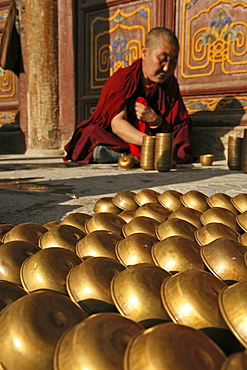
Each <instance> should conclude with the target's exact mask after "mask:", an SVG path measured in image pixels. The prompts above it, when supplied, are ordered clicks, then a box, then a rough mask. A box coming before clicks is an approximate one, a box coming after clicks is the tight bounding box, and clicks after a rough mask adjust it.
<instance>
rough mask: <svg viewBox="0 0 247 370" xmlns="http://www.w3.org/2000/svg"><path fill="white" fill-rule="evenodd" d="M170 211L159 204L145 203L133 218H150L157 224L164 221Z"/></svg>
mask: <svg viewBox="0 0 247 370" xmlns="http://www.w3.org/2000/svg"><path fill="white" fill-rule="evenodd" d="M170 213H171V211H169V210H168V209H167V208H165V207H163V206H162V205H161V204H159V203H145V204H143V205H142V206H140V207H139V208H137V210H136V211H135V216H147V217H151V218H153V219H155V220H157V221H159V222H162V221H165V220H166V219H167V218H168V216H169V215H170Z"/></svg>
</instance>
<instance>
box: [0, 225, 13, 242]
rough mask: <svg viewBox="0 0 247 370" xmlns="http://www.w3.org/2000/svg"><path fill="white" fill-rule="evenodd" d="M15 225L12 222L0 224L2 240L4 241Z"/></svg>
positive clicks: (0, 239)
mask: <svg viewBox="0 0 247 370" xmlns="http://www.w3.org/2000/svg"><path fill="white" fill-rule="evenodd" d="M14 226H15V225H12V224H0V241H2V239H3V237H4V235H5V234H6V233H7V232H8V231H9V230H11V229H13V227H14Z"/></svg>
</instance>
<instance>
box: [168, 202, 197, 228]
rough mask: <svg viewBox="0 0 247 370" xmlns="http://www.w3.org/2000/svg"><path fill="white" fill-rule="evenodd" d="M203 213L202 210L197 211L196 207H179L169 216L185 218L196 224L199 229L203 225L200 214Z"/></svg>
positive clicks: (170, 217)
mask: <svg viewBox="0 0 247 370" xmlns="http://www.w3.org/2000/svg"><path fill="white" fill-rule="evenodd" d="M201 215H202V213H201V212H199V211H197V210H196V209H193V208H189V207H179V208H177V209H176V210H175V211H173V212H172V213H171V214H170V215H169V216H168V218H169V219H172V218H181V220H185V221H188V222H190V223H191V224H192V225H194V226H195V227H196V228H197V229H200V227H202V226H203V225H202V223H201V220H200V216H201Z"/></svg>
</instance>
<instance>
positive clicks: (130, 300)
mask: <svg viewBox="0 0 247 370" xmlns="http://www.w3.org/2000/svg"><path fill="white" fill-rule="evenodd" d="M168 276H170V274H169V272H167V271H165V270H163V269H162V268H161V267H159V266H155V265H151V264H149V263H139V264H137V265H132V266H130V267H128V268H126V269H125V270H123V271H121V272H119V273H118V274H117V275H115V276H114V277H113V279H112V281H111V295H112V299H113V302H114V303H115V305H116V307H117V309H118V310H119V312H120V313H121V314H122V315H124V316H127V317H129V318H130V319H132V320H134V321H137V322H139V323H141V324H142V325H143V326H144V327H147V326H150V325H154V324H157V323H159V322H162V321H166V320H170V319H169V316H168V314H167V312H166V310H165V308H164V307H163V305H162V302H161V297H160V287H161V284H162V282H163V281H164V280H165V279H166V278H167V277H168Z"/></svg>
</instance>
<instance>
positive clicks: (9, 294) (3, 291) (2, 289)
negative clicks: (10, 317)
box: [0, 280, 27, 366]
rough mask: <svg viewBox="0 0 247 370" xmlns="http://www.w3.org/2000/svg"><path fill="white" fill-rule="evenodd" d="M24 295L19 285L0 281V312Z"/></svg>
mask: <svg viewBox="0 0 247 370" xmlns="http://www.w3.org/2000/svg"><path fill="white" fill-rule="evenodd" d="M26 294H27V292H25V290H24V289H23V288H22V287H20V286H19V285H17V284H15V283H11V282H10V281H5V280H0V312H1V311H2V310H3V309H4V308H5V307H6V306H8V305H11V304H12V303H13V302H14V301H16V300H17V299H19V298H21V297H23V296H24V295H26ZM0 366H1V365H0Z"/></svg>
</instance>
